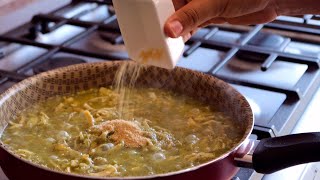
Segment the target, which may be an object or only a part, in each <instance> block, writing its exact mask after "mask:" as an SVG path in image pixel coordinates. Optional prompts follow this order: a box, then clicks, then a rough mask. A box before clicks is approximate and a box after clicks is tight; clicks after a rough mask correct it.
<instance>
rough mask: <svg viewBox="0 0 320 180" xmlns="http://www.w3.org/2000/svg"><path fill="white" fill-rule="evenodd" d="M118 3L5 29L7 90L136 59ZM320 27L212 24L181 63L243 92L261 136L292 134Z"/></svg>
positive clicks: (296, 21) (311, 75)
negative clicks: (66, 70)
mask: <svg viewBox="0 0 320 180" xmlns="http://www.w3.org/2000/svg"><path fill="white" fill-rule="evenodd" d="M111 4H112V3H111V1H110V0H97V1H95V0H90V1H86V2H84V1H81V0H76V1H72V3H71V4H69V5H67V6H65V7H63V8H61V9H59V10H57V11H55V12H52V13H50V14H39V15H36V16H34V17H33V19H32V21H31V22H29V23H27V24H25V25H23V26H21V27H18V28H16V29H14V30H12V31H10V32H8V33H6V34H2V35H0V93H1V92H3V91H5V90H6V89H7V88H9V87H11V86H12V85H13V84H15V83H16V82H19V81H21V80H23V79H25V78H27V77H29V76H32V75H35V74H37V73H41V72H44V71H47V70H50V69H52V68H57V67H62V66H66V65H71V64H77V63H84V62H101V61H110V60H126V59H128V54H127V53H126V49H125V46H124V44H123V39H122V37H121V33H120V30H119V27H118V23H117V20H116V16H115V13H114V9H113V8H112V6H110V5H111ZM319 27H320V16H318V15H305V16H298V17H286V16H281V17H279V18H278V19H277V20H275V21H274V22H272V23H268V24H264V25H256V26H235V25H228V24H224V25H217V26H209V27H207V28H202V29H200V30H199V31H198V32H197V33H196V34H195V35H194V36H193V37H192V38H191V39H190V40H189V41H188V42H187V45H186V48H185V52H184V55H183V57H182V58H181V59H180V61H179V62H178V66H180V67H186V68H189V69H193V70H196V71H200V72H203V73H207V74H210V75H213V76H216V77H218V78H220V79H222V80H224V81H226V82H228V83H230V84H231V85H232V86H234V87H235V88H236V89H237V90H238V91H239V92H240V93H242V94H243V95H244V96H245V97H246V98H247V99H248V101H249V102H250V104H251V106H252V108H253V110H254V115H255V127H254V131H253V133H254V134H256V135H257V136H258V138H259V139H260V138H265V137H272V136H280V135H284V134H289V133H290V132H291V131H292V129H293V127H294V125H295V124H296V122H297V121H298V120H299V118H300V116H301V115H302V113H303V110H304V109H305V108H306V106H307V105H308V103H309V102H310V99H311V97H312V95H313V94H314V93H315V91H316V90H317V89H318V87H319V84H320V70H319V65H320V36H319V35H320V28H319ZM250 172H251V171H250ZM244 174H246V173H244ZM247 174H248V173H247ZM249 174H250V173H249Z"/></svg>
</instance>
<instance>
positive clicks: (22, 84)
mask: <svg viewBox="0 0 320 180" xmlns="http://www.w3.org/2000/svg"><path fill="white" fill-rule="evenodd" d="M110 62H113V63H123V62H126V61H123V60H119V61H117V60H116V61H107V62H93V63H81V64H76V65H71V66H65V67H62V68H57V69H54V70H50V71H47V72H43V73H40V74H37V75H34V76H31V77H29V78H27V79H24V80H22V81H20V82H18V83H16V84H14V85H13V86H12V87H10V88H9V89H7V90H6V91H5V92H3V93H2V94H1V95H0V106H2V104H3V103H4V102H5V101H6V100H7V99H8V98H9V97H10V96H12V95H14V94H15V93H17V92H19V89H21V88H22V87H27V86H28V85H26V83H25V82H30V81H31V82H33V83H35V82H37V81H39V80H41V79H42V78H43V77H45V76H48V75H50V74H53V73H57V72H61V71H66V70H68V69H69V68H70V67H72V68H89V67H90V66H99V65H103V64H105V63H110ZM177 68H179V69H185V70H187V71H189V72H192V73H194V74H203V75H207V76H210V78H213V79H215V80H216V81H219V82H220V83H223V84H226V85H227V86H228V88H230V89H232V91H233V92H234V93H236V94H237V97H239V98H240V100H241V101H242V102H244V104H243V106H244V108H245V111H246V113H248V114H249V116H250V117H248V121H249V122H248V125H247V128H246V129H245V132H244V135H243V137H242V138H241V140H239V142H238V143H237V144H236V145H235V146H234V147H233V148H231V149H230V150H228V151H227V152H225V153H224V154H222V155H220V156H219V157H217V158H215V159H212V160H210V161H208V162H205V163H202V164H199V165H197V166H194V167H190V168H185V169H182V170H179V171H173V172H168V173H162V174H155V175H148V176H124V177H96V176H89V175H79V174H75V173H66V172H62V171H58V170H53V169H50V168H47V167H44V166H42V165H39V164H36V163H33V162H31V161H28V160H26V159H24V158H22V157H20V156H19V155H17V154H15V153H14V152H12V151H11V150H10V149H9V148H8V147H7V146H6V145H5V144H4V143H3V142H2V141H1V140H0V148H1V149H3V150H4V151H6V152H7V153H9V154H10V155H12V156H13V157H15V158H16V159H18V160H20V161H23V162H24V163H27V164H28V165H31V166H34V167H36V168H40V169H42V170H44V171H50V172H52V173H58V174H61V175H66V176H72V177H79V178H86V179H104V180H108V179H112V180H118V179H128V180H131V179H154V178H161V177H168V176H174V175H179V174H183V173H187V172H190V171H195V170H197V169H200V168H202V167H204V166H208V165H210V164H213V163H215V162H217V161H220V160H222V159H224V158H226V157H228V156H229V155H230V154H232V153H233V152H235V151H236V150H237V149H238V148H240V147H241V146H242V145H243V143H244V142H245V141H246V140H247V139H248V138H249V136H250V134H251V132H252V130H253V126H254V115H253V112H252V108H251V106H250V104H249V102H248V101H247V100H246V98H245V97H244V96H243V95H242V94H241V93H240V92H239V91H237V90H236V89H235V88H234V87H232V86H231V85H229V84H228V83H226V82H224V81H222V80H220V79H219V78H217V77H214V76H211V75H208V74H204V73H201V72H197V71H193V70H190V69H186V68H182V67H177ZM5 128H6V127H4V128H3V130H4V129H5ZM2 133H3V131H0V137H1V136H2Z"/></svg>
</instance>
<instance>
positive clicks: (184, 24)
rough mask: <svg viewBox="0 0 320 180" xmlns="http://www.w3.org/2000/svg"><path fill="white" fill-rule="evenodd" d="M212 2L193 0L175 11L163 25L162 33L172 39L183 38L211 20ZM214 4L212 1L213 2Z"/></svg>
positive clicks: (208, 0)
mask: <svg viewBox="0 0 320 180" xmlns="http://www.w3.org/2000/svg"><path fill="white" fill-rule="evenodd" d="M210 1H211V2H212V0H193V1H190V2H189V3H187V4H186V5H185V6H183V7H182V8H181V9H179V10H178V11H176V12H175V13H174V14H173V15H172V16H171V17H170V18H169V19H168V20H167V22H166V23H165V26H164V31H165V33H166V34H167V35H168V36H169V37H172V38H177V37H179V36H183V35H185V34H187V33H189V32H190V31H192V30H194V29H196V28H197V27H198V26H199V25H200V24H202V23H204V22H206V21H207V20H209V19H211V17H210V16H211V14H212V6H211V5H210V4H212V3H211V2H210ZM213 2H214V1H213Z"/></svg>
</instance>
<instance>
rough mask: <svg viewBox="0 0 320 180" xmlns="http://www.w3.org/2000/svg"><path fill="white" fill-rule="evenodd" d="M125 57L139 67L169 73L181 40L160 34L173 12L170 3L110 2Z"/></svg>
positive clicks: (161, 0) (152, 0) (178, 54)
mask: <svg viewBox="0 0 320 180" xmlns="http://www.w3.org/2000/svg"><path fill="white" fill-rule="evenodd" d="M113 6H114V8H115V12H116V16H117V19H118V24H119V27H120V31H121V34H122V36H123V40H124V43H125V46H126V49H127V51H128V54H129V57H130V58H131V59H133V60H135V61H138V62H140V63H143V64H148V65H153V66H158V67H162V68H166V69H173V68H174V67H175V66H176V64H177V61H178V60H179V59H180V57H181V54H182V52H183V50H184V42H183V39H182V37H179V38H169V37H167V36H166V35H165V33H164V30H163V29H164V24H165V22H166V20H167V19H168V18H169V17H170V16H171V15H172V14H173V13H174V12H175V10H174V6H173V3H172V0H113Z"/></svg>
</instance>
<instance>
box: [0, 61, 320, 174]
mask: <svg viewBox="0 0 320 180" xmlns="http://www.w3.org/2000/svg"><path fill="white" fill-rule="evenodd" d="M123 63H131V62H128V61H127V62H105V63H90V64H89V63H87V64H79V65H73V66H69V67H64V68H60V69H56V70H53V71H49V72H45V73H42V74H39V75H36V76H33V77H31V78H28V79H26V80H24V81H21V82H20V83H17V84H16V85H14V86H13V87H11V88H10V89H8V90H7V91H6V92H5V93H4V94H2V95H1V96H0V132H3V130H4V129H5V127H6V126H7V124H8V121H10V120H12V119H14V118H15V116H16V115H17V114H19V113H20V112H21V111H22V110H24V109H25V108H27V107H29V106H31V105H33V104H34V103H37V102H38V101H42V100H45V99H47V98H48V97H52V96H55V95H61V94H66V93H74V92H77V91H80V90H85V89H89V88H93V87H102V86H109V85H112V83H113V80H114V76H115V74H116V71H117V69H118V68H119V67H120V65H121V64H123ZM136 86H141V87H153V88H161V89H164V90H172V91H175V92H177V93H181V94H185V95H187V96H191V97H194V98H196V99H198V100H200V101H204V102H206V103H207V104H210V105H214V106H215V107H216V108H218V109H219V110H221V111H223V112H224V113H226V114H227V115H229V116H230V117H232V119H233V120H234V123H235V124H236V125H237V126H238V127H239V128H241V129H242V131H243V136H242V139H241V140H240V141H239V142H238V143H237V144H236V145H235V146H234V147H233V148H232V149H230V150H229V151H228V152H226V153H224V154H223V155H221V156H220V157H218V158H216V159H213V160H211V161H209V162H207V163H203V164H201V165H198V166H196V167H192V168H188V169H184V170H180V171H176V172H170V173H166V174H157V175H150V176H143V177H126V178H123V177H122V178H121V177H120V178H115V177H109V178H108V177H106V178H98V177H90V176H84V175H76V174H70V173H64V172H58V171H55V170H50V169H48V168H45V167H42V166H39V165H37V164H34V163H32V162H29V161H26V160H24V159H23V158H21V157H19V156H18V155H17V154H14V153H13V152H12V151H10V150H9V149H8V147H6V145H4V144H3V143H2V142H0V165H1V168H2V169H3V171H4V173H5V174H6V175H7V176H8V178H9V179H11V180H20V179H46V180H56V179H59V180H63V179H68V180H70V179H71V180H78V179H167V180H181V179H184V180H191V179H192V180H193V179H212V180H216V179H217V180H220V179H221V180H225V179H230V178H232V177H233V176H234V175H235V173H236V172H237V170H238V169H239V167H242V166H244V167H250V168H253V169H254V170H256V171H257V172H259V173H272V172H275V171H278V170H281V169H283V168H286V167H290V166H294V165H297V164H301V163H307V162H315V161H320V155H319V152H320V133H305V134H296V135H288V136H283V137H276V138H270V139H262V140H260V141H256V140H251V139H249V135H250V134H251V131H252V128H253V124H254V119H253V114H252V109H251V108H250V105H249V103H248V102H247V101H246V99H245V98H244V97H243V96H242V95H241V94H240V93H239V92H237V91H236V90H235V89H234V88H232V87H231V86H230V85H228V84H227V83H225V82H223V81H221V80H219V79H217V78H215V77H213V76H210V75H206V74H202V73H199V72H195V71H191V70H188V69H184V68H179V67H177V68H175V69H174V70H166V69H162V68H157V67H147V68H144V69H143V70H142V71H141V74H140V77H139V78H138V80H137V82H136ZM231 130H232V129H231Z"/></svg>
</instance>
